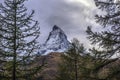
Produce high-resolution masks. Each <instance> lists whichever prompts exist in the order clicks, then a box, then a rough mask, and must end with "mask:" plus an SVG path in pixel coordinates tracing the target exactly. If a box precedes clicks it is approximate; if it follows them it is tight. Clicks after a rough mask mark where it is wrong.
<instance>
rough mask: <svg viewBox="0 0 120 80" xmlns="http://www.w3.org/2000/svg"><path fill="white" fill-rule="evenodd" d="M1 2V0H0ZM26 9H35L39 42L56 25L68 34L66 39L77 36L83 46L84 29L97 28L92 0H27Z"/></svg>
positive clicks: (85, 41) (44, 38)
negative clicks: (39, 33) (39, 32)
mask: <svg viewBox="0 0 120 80" xmlns="http://www.w3.org/2000/svg"><path fill="white" fill-rule="evenodd" d="M0 2H2V0H0ZM26 6H27V7H28V10H29V11H30V10H31V9H33V10H35V12H36V13H35V15H34V19H36V20H38V21H39V23H40V24H39V26H40V27H41V30H40V31H41V35H40V38H39V41H40V42H44V41H45V40H46V38H47V36H48V34H49V32H50V31H51V29H52V27H53V25H58V26H59V27H61V28H62V29H63V31H64V32H65V34H66V35H67V36H68V40H70V41H71V40H72V38H78V39H79V40H80V42H82V43H84V44H85V46H89V44H88V41H87V40H86V33H85V30H86V28H87V26H89V25H93V26H95V27H94V28H95V29H97V28H98V27H97V25H96V24H95V21H94V15H95V14H96V13H98V10H97V9H96V7H95V4H94V1H93V0H28V1H27V2H26Z"/></svg>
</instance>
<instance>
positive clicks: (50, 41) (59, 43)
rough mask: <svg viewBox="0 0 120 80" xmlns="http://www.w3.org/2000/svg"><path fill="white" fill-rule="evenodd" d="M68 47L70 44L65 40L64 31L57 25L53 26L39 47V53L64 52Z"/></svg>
mask: <svg viewBox="0 0 120 80" xmlns="http://www.w3.org/2000/svg"><path fill="white" fill-rule="evenodd" d="M69 46H70V42H69V41H68V39H67V36H66V34H65V33H64V31H63V30H62V29H61V28H59V27H58V26H57V25H54V26H53V29H52V31H51V32H50V34H49V36H48V38H47V40H46V42H45V43H44V44H42V45H41V47H40V51H39V52H40V53H42V54H43V53H45V54H47V53H50V52H64V51H66V50H67V49H68V48H69Z"/></svg>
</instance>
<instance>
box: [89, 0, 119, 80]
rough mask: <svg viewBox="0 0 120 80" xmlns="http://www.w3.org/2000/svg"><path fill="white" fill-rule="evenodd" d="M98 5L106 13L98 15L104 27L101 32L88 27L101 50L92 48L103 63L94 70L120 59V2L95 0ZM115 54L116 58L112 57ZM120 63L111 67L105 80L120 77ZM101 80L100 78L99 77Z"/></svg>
mask: <svg viewBox="0 0 120 80" xmlns="http://www.w3.org/2000/svg"><path fill="white" fill-rule="evenodd" d="M94 1H95V4H96V6H97V7H98V8H99V9H101V10H102V11H104V12H105V14H104V15H103V14H101V15H100V14H98V15H96V16H95V17H96V22H97V23H99V24H100V25H101V26H103V27H104V30H103V31H101V32H94V31H92V30H91V27H88V29H87V33H88V35H89V37H88V38H89V39H90V41H91V42H92V44H97V45H98V46H99V47H100V48H101V51H98V50H96V49H92V50H91V51H92V52H93V53H95V56H96V59H98V58H99V59H101V63H100V64H99V65H97V66H96V67H95V69H94V71H96V70H97V71H99V70H100V69H102V68H105V67H106V66H108V65H110V64H115V63H116V61H118V60H119V57H120V56H119V54H120V4H119V3H114V2H115V1H114V0H94ZM114 55H117V56H116V57H115V59H112V60H111V59H110V58H111V57H113V56H114ZM118 66H120V64H118V63H116V66H113V65H112V67H110V68H109V73H108V74H107V76H106V77H104V79H105V80H113V78H115V79H117V80H118V79H119V78H118V77H116V76H118V75H119V74H120V68H118ZM98 80H99V79H98Z"/></svg>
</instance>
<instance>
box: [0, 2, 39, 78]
mask: <svg viewBox="0 0 120 80" xmlns="http://www.w3.org/2000/svg"><path fill="white" fill-rule="evenodd" d="M25 1H26V0H4V4H0V51H1V53H0V62H1V64H0V78H1V80H5V79H7V80H24V79H25V80H31V79H32V77H33V76H34V73H36V72H37V71H39V69H40V68H41V65H40V66H38V65H36V64H35V63H34V64H32V63H33V62H34V57H35V56H34V55H35V54H36V52H37V49H38V48H39V46H38V44H37V43H38V42H37V39H38V37H39V34H40V32H39V31H40V27H39V26H38V21H35V20H33V19H32V18H33V15H34V11H32V12H31V13H30V14H27V8H26V7H25V5H24V2H25ZM32 80H33V79H32Z"/></svg>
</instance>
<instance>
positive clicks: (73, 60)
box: [57, 39, 85, 80]
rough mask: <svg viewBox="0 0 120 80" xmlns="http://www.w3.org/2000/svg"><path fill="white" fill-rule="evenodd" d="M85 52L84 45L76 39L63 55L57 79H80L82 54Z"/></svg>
mask: <svg viewBox="0 0 120 80" xmlns="http://www.w3.org/2000/svg"><path fill="white" fill-rule="evenodd" d="M84 53H85V49H84V47H83V45H82V44H80V43H79V41H78V40H77V39H74V40H73V43H72V46H71V48H70V49H69V50H68V51H67V52H66V53H64V54H62V56H61V60H62V62H61V63H60V66H59V75H58V76H57V80H80V67H81V63H82V62H81V56H82V55H83V54H84Z"/></svg>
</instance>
